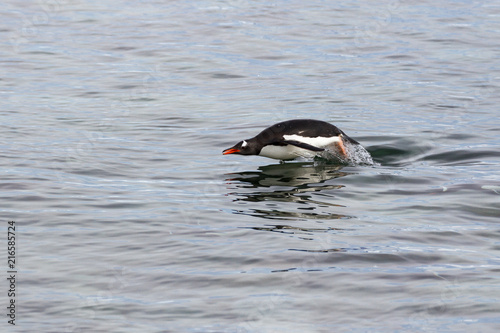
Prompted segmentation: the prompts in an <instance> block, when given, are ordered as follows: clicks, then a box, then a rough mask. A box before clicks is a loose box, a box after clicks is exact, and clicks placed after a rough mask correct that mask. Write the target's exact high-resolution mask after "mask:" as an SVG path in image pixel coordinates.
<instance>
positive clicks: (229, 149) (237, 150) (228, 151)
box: [222, 148, 240, 155]
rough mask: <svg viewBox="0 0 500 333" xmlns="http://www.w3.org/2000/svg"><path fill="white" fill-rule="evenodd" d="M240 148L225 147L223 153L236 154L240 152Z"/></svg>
mask: <svg viewBox="0 0 500 333" xmlns="http://www.w3.org/2000/svg"><path fill="white" fill-rule="evenodd" d="M239 152H240V150H239V149H236V148H228V149H224V150H223V151H222V155H228V154H235V153H239Z"/></svg>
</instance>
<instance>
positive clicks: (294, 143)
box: [283, 140, 325, 151]
mask: <svg viewBox="0 0 500 333" xmlns="http://www.w3.org/2000/svg"><path fill="white" fill-rule="evenodd" d="M283 142H284V143H286V144H289V145H292V146H295V147H299V148H303V149H307V150H311V151H324V150H325V149H323V148H318V147H315V146H313V145H310V144H307V143H304V142H300V141H294V140H286V141H283Z"/></svg>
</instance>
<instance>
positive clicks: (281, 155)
mask: <svg viewBox="0 0 500 333" xmlns="http://www.w3.org/2000/svg"><path fill="white" fill-rule="evenodd" d="M316 153H317V152H315V151H310V150H307V149H303V148H299V147H295V146H292V145H286V146H272V145H269V146H265V147H264V148H262V149H261V151H260V154H259V156H264V157H269V158H274V159H277V160H292V159H294V158H297V157H314V156H316Z"/></svg>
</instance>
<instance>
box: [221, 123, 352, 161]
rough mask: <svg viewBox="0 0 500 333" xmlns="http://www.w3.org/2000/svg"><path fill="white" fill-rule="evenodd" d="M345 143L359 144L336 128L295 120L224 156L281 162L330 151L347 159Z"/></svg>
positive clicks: (249, 140) (238, 144)
mask: <svg viewBox="0 0 500 333" xmlns="http://www.w3.org/2000/svg"><path fill="white" fill-rule="evenodd" d="M345 142H349V143H351V144H355V145H359V142H357V141H356V140H354V139H352V138H350V137H349V136H347V134H345V133H344V132H343V131H342V130H340V129H339V128H337V127H336V126H334V125H332V124H329V123H327V122H324V121H321V120H314V119H294V120H287V121H283V122H281V123H277V124H274V125H272V126H271V127H268V128H266V129H265V130H263V131H262V132H260V133H259V134H257V135H256V136H255V137H253V138H251V139H247V140H243V141H240V142H238V143H237V144H236V145H234V146H233V147H231V148H228V149H225V150H224V151H223V152H222V154H224V155H227V154H240V155H259V156H265V157H269V158H274V159H278V160H291V159H295V158H297V157H314V156H316V155H317V154H318V153H320V152H322V151H325V150H326V149H328V150H329V151H333V152H335V151H337V152H338V153H339V154H340V155H341V156H342V157H343V158H347V157H348V156H347V151H346V148H345Z"/></svg>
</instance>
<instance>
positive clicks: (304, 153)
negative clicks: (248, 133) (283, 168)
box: [259, 134, 340, 160]
mask: <svg viewBox="0 0 500 333" xmlns="http://www.w3.org/2000/svg"><path fill="white" fill-rule="evenodd" d="M283 138H284V139H285V140H290V141H299V142H304V143H307V144H309V145H311V146H314V147H317V148H328V147H329V146H330V145H332V144H334V143H336V142H339V141H340V138H339V137H337V136H335V137H331V138H325V137H321V136H318V137H316V138H307V137H302V136H300V135H295V134H293V135H284V136H283ZM317 154H318V152H316V151H311V150H308V149H304V148H299V147H296V146H293V145H286V146H273V145H269V146H265V147H264V148H262V150H261V151H260V154H259V155H260V156H265V157H269V158H274V159H277V160H292V159H294V158H297V157H305V158H311V157H314V156H316V155H317Z"/></svg>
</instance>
